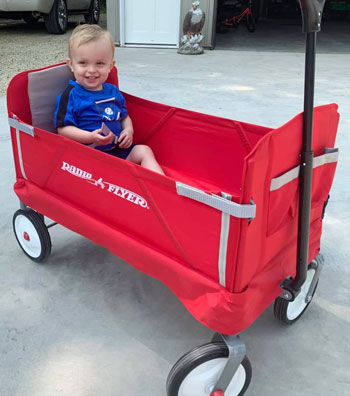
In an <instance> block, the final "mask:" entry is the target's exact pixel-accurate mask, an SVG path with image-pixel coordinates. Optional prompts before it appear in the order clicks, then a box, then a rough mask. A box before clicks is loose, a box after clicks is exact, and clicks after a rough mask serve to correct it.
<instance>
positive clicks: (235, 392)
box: [166, 342, 252, 396]
mask: <svg viewBox="0 0 350 396" xmlns="http://www.w3.org/2000/svg"><path fill="white" fill-rule="evenodd" d="M227 358H228V348H227V346H226V344H225V343H224V342H211V343H208V344H204V345H201V346H199V347H197V348H195V349H193V350H192V351H190V352H188V353H187V354H186V355H184V356H182V357H181V358H180V359H179V360H178V361H177V362H176V363H175V364H174V366H173V368H172V369H171V370H170V373H169V375H168V379H167V384H166V387H167V395H168V396H208V395H210V394H211V393H212V392H213V388H214V386H215V384H216V382H217V380H218V379H219V376H220V374H221V372H222V370H223V369H224V367H225V364H226V361H227ZM251 378H252V368H251V365H250V362H249V359H248V358H247V357H245V358H244V359H243V361H242V363H241V364H240V366H239V367H238V369H237V371H236V372H235V373H234V374H233V376H232V380H231V382H230V384H229V386H228V388H227V390H226V391H225V396H241V395H243V394H244V393H245V391H246V390H247V388H248V386H249V384H250V381H251Z"/></svg>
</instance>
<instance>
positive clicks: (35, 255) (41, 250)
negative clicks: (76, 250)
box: [12, 209, 51, 262]
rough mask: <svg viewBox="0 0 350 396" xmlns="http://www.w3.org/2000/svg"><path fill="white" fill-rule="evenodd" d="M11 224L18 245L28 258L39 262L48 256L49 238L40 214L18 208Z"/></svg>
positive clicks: (49, 251) (49, 249)
mask: <svg viewBox="0 0 350 396" xmlns="http://www.w3.org/2000/svg"><path fill="white" fill-rule="evenodd" d="M12 225H13V231H14V233H15V236H16V239H17V242H18V244H19V246H20V247H21V249H22V250H23V251H24V253H25V254H26V255H27V256H28V257H29V258H30V259H32V260H33V261H36V262H41V261H44V260H45V259H47V258H48V257H49V255H50V253H51V238H50V234H49V232H48V230H47V227H46V225H45V223H44V221H43V218H42V215H41V214H39V213H37V212H35V211H34V210H22V209H19V210H17V212H15V214H14V215H13V221H12Z"/></svg>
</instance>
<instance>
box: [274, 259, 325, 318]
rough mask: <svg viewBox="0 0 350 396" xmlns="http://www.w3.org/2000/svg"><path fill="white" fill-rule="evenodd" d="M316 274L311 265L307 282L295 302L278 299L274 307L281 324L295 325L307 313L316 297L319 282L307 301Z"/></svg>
mask: <svg viewBox="0 0 350 396" xmlns="http://www.w3.org/2000/svg"><path fill="white" fill-rule="evenodd" d="M315 274H316V269H315V268H314V267H313V266H312V265H310V266H309V268H308V271H307V276H306V280H305V282H304V284H303V286H302V287H301V290H300V293H299V294H298V295H297V297H296V298H295V300H294V301H288V300H285V299H284V298H282V297H278V298H276V300H275V305H274V315H275V318H276V319H277V320H278V321H279V322H281V323H284V324H293V323H294V322H296V321H297V320H298V319H299V318H300V317H301V316H302V314H303V313H304V312H305V311H306V309H307V307H308V306H309V305H310V303H311V301H312V299H313V297H314V294H315V292H316V289H317V285H318V282H317V284H316V286H315V289H314V291H313V293H312V295H311V296H310V298H309V299H308V300H307V299H306V297H307V295H308V292H309V289H310V286H311V283H312V280H313V278H314V276H315Z"/></svg>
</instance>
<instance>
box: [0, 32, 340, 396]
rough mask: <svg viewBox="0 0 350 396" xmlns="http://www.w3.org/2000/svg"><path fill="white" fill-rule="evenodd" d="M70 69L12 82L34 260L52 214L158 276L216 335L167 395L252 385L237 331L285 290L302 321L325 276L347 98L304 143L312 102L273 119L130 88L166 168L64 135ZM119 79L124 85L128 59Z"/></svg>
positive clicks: (19, 225) (12, 117)
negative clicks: (225, 114)
mask: <svg viewBox="0 0 350 396" xmlns="http://www.w3.org/2000/svg"><path fill="white" fill-rule="evenodd" d="M311 34H312V35H314V34H315V33H314V32H312V33H311ZM70 78H72V75H71V72H70V70H69V69H68V67H67V66H66V65H63V64H61V65H54V66H50V67H47V68H43V69H40V70H33V71H26V72H23V73H20V74H18V75H17V76H15V77H14V78H13V80H12V81H11V83H10V85H9V88H8V93H7V101H8V112H9V123H10V126H11V137H12V144H13V154H14V162H15V168H16V183H15V185H14V190H15V193H16V194H17V196H18V197H19V199H20V202H21V209H20V210H18V211H17V212H16V213H15V215H14V219H13V224H14V231H15V235H16V238H17V240H18V242H19V245H20V246H21V248H22V249H23V250H24V252H25V253H26V254H27V255H28V256H29V257H30V258H31V259H33V260H35V261H43V260H44V259H46V258H47V257H48V256H49V254H50V251H51V239H50V235H49V232H48V228H49V227H50V226H51V224H50V225H47V224H46V223H45V221H44V216H45V217H47V218H49V219H52V220H53V221H54V222H57V223H59V224H61V225H63V226H65V227H67V228H69V229H71V230H73V231H75V232H77V233H79V234H81V235H83V236H85V237H87V238H89V239H91V240H92V241H94V242H96V243H97V244H100V245H102V246H104V247H106V248H107V249H109V250H110V251H111V252H113V253H114V254H116V255H117V256H119V257H121V258H122V259H123V260H125V261H127V262H129V263H130V264H131V265H133V266H134V267H135V268H137V269H138V270H140V271H142V272H145V273H147V274H149V275H151V276H153V277H155V278H157V279H159V280H160V281H162V282H163V283H164V284H165V285H167V286H168V287H169V288H170V289H171V290H172V291H173V292H174V293H175V295H176V296H177V297H178V298H179V299H180V300H181V302H182V303H183V304H184V305H185V306H186V308H187V309H188V310H189V311H190V313H191V314H192V315H193V316H194V317H195V318H196V319H197V320H198V321H199V322H201V323H202V324H204V325H205V326H207V327H209V328H210V329H212V330H214V331H215V332H216V334H215V335H214V337H213V340H212V342H210V343H208V344H205V345H202V346H200V347H198V348H196V349H194V350H193V351H191V352H189V353H188V354H187V355H185V356H184V357H182V358H181V359H180V360H179V361H178V362H177V363H176V364H175V365H174V367H173V369H172V370H171V372H170V374H169V377H168V382H167V392H168V395H169V396H175V395H178V396H197V395H198V396H204V395H211V396H215V395H217V396H219V395H226V396H233V395H241V394H243V393H244V392H245V390H246V389H247V387H248V386H249V383H250V379H251V367H250V363H249V360H248V358H247V357H246V354H245V346H244V343H243V341H242V340H241V339H240V338H239V336H238V335H237V334H238V333H239V332H241V331H242V330H244V329H246V328H247V327H248V326H249V325H251V324H252V323H253V322H254V320H255V319H256V318H257V317H258V316H259V315H260V314H261V313H262V311H263V310H265V308H266V307H267V306H268V305H269V304H270V303H271V302H273V301H274V300H275V315H276V317H277V318H278V319H279V320H281V321H283V322H285V323H292V322H294V321H295V320H297V319H298V318H299V317H300V316H301V315H302V313H303V312H304V310H305V309H306V308H307V306H308V305H309V303H310V301H311V299H312V297H313V294H314V292H315V289H316V286H317V280H318V277H319V271H320V268H321V264H322V261H323V260H322V257H321V256H320V255H319V251H320V237H321V231H322V217H323V212H324V208H325V203H326V202H327V199H328V194H329V191H330V188H331V184H332V180H333V176H334V172H335V168H336V163H337V158H338V151H337V149H334V143H335V137H336V131H337V125H338V119H339V115H338V112H337V105H335V104H329V105H325V106H320V107H317V108H315V109H314V111H313V112H311V113H312V114H311V116H312V119H313V139H312V141H311V142H309V143H311V144H312V146H311V150H305V145H304V142H305V129H306V128H307V127H308V126H306V127H305V122H308V116H307V111H306V110H305V111H304V113H303V114H299V115H297V116H296V117H294V118H293V119H292V120H290V121H289V122H287V123H286V124H284V125H283V126H281V127H279V128H276V129H272V128H267V127H263V126H258V125H253V124H249V123H244V122H239V121H233V120H229V119H224V118H218V117H213V116H208V115H205V114H199V113H195V112H192V111H188V110H184V109H179V108H174V107H170V106H167V105H165V104H160V103H155V102H151V101H148V100H144V99H141V98H138V97H135V96H132V95H129V94H127V93H124V96H125V98H126V103H127V108H128V112H129V114H130V116H131V118H132V120H133V124H134V130H135V142H136V143H145V144H148V145H149V146H150V147H151V148H152V150H153V151H154V153H155V156H156V158H157V160H158V161H159V163H160V164H161V166H162V168H163V169H164V171H165V173H166V175H167V176H162V175H160V174H156V173H154V172H152V171H149V170H147V169H145V168H142V167H140V166H138V165H135V164H133V163H130V162H127V161H124V160H120V159H119V158H116V157H112V156H109V155H106V154H105V153H102V152H99V151H97V150H94V149H92V148H90V147H86V146H84V145H81V144H79V143H77V142H74V141H72V140H68V139H66V138H64V137H63V136H59V135H57V134H55V133H54V132H55V131H54V129H53V126H52V123H51V120H52V115H53V111H54V106H55V99H56V97H57V95H58V93H59V92H61V91H62V89H63V88H64V86H65V85H66V83H67V81H68V80H69V79H70ZM108 81H109V82H111V83H113V84H116V85H117V84H118V77H117V70H116V69H113V70H112V72H111V74H110V76H109V80H108ZM312 95H313V91H312ZM312 107H313V106H312ZM311 127H312V122H311ZM303 136H304V137H303ZM305 152H307V153H309V152H312V156H311V164H310V162H309V160H308V154H306V155H305ZM300 153H301V155H302V160H300ZM305 156H306V158H304V157H305ZM312 158H313V161H312ZM305 169H306V170H305ZM307 169H309V174H308V171H307ZM305 173H306V176H305ZM300 174H301V176H300ZM300 177H301V180H302V182H300ZM307 177H310V178H311V177H312V186H311V183H309V182H308V181H307ZM303 180H304V182H303ZM305 180H306V182H305ZM303 183H304V184H303ZM308 186H309V187H310V188H307V187H308ZM305 194H306V195H309V202H310V205H309V208H308V207H307V205H306V206H305V204H304V203H303V202H304V201H305V199H304V198H305ZM303 197H304V198H303ZM304 207H306V209H304ZM305 210H306V212H305ZM301 218H302V219H304V221H305V218H306V222H307V227H306V228H307V239H306V242H305V237H304V236H303V233H305V227H304V228H303V224H301V223H302V221H301V220H300V219H301ZM300 251H301V253H300ZM305 252H306V257H304V256H305ZM305 260H306V261H307V263H306V265H305ZM296 263H297V265H296ZM306 270H307V271H306Z"/></svg>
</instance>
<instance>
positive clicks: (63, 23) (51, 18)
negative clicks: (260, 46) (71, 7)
mask: <svg viewBox="0 0 350 396" xmlns="http://www.w3.org/2000/svg"><path fill="white" fill-rule="evenodd" d="M44 21H45V27H46V30H47V31H48V32H49V33H51V34H63V33H65V31H66V30H67V26H68V13H67V4H66V1H65V0H55V1H54V3H53V6H52V8H51V11H50V13H49V14H47V15H45V17H44Z"/></svg>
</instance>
